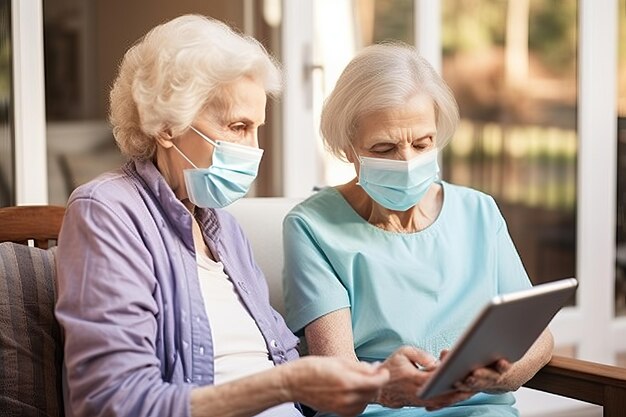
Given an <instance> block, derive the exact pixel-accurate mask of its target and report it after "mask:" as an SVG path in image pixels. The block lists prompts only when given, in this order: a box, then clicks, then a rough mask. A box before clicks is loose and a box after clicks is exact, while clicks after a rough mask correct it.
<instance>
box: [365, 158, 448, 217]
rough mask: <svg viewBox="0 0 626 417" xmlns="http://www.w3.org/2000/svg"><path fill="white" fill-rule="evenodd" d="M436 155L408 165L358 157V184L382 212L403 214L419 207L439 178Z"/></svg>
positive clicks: (418, 159)
mask: <svg viewBox="0 0 626 417" xmlns="http://www.w3.org/2000/svg"><path fill="white" fill-rule="evenodd" d="M355 153H356V152H355ZM437 154H438V151H437V149H433V150H432V151H428V152H426V153H424V154H422V155H419V156H417V157H415V158H413V159H411V160H410V161H398V160H395V159H384V158H369V157H366V156H359V162H360V166H361V168H360V170H359V182H358V184H359V185H360V186H361V187H362V188H363V189H364V190H365V192H366V193H367V194H368V195H369V196H370V197H372V198H373V199H374V201H376V202H377V203H378V204H380V205H381V206H383V207H385V208H386V209H389V210H394V211H406V210H408V209H409V208H411V207H413V206H414V205H416V204H417V203H419V201H420V200H421V199H422V198H423V197H424V195H425V194H426V191H428V189H429V188H430V186H431V185H432V183H433V182H435V181H436V180H437V178H438V177H439V164H438V163H437Z"/></svg>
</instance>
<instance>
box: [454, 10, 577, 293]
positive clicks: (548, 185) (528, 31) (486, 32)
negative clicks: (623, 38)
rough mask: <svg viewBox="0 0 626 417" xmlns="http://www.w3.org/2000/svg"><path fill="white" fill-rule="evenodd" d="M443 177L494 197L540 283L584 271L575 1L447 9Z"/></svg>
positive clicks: (519, 248) (523, 255) (528, 267)
mask: <svg viewBox="0 0 626 417" xmlns="http://www.w3.org/2000/svg"><path fill="white" fill-rule="evenodd" d="M442 14H443V25H442V42H443V63H442V65H443V76H444V78H445V79H446V81H447V82H448V84H449V85H450V87H451V88H452V90H453V91H454V94H455V96H456V98H457V100H458V103H459V107H460V111H461V123H460V126H459V129H458V131H457V133H456V135H455V137H454V139H453V140H452V142H451V143H450V145H449V146H448V147H447V149H446V150H445V152H444V155H443V165H444V169H443V177H444V179H446V180H449V181H451V182H453V183H456V184H460V185H466V186H469V187H472V188H476V189H479V190H483V191H485V192H487V193H489V194H491V195H492V196H493V197H494V198H495V199H496V201H497V203H498V206H499V207H500V210H501V211H502V213H503V215H504V217H505V218H506V220H507V224H508V228H509V232H510V234H511V236H512V238H513V240H514V242H515V244H516V246H517V248H518V251H519V253H520V256H521V258H522V260H523V262H524V265H525V267H526V270H527V272H528V274H529V276H530V278H531V279H532V281H533V282H534V283H541V282H545V281H550V280H554V279H558V278H563V277H568V276H574V275H575V266H576V154H577V133H576V110H577V75H576V74H577V63H576V54H577V2H576V0H565V1H560V2H553V1H550V0H515V1H500V0H442Z"/></svg>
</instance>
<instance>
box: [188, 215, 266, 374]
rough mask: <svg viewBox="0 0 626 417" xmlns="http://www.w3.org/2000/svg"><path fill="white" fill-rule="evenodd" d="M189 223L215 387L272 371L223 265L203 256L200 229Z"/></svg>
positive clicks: (261, 341)
mask: <svg viewBox="0 0 626 417" xmlns="http://www.w3.org/2000/svg"><path fill="white" fill-rule="evenodd" d="M193 223H194V227H193V232H194V233H193V235H194V243H195V247H196V261H197V262H198V278H199V279H200V288H201V291H202V297H203V299H204V306H205V309H206V314H207V316H208V318H209V323H210V324H211V335H212V338H213V355H214V366H215V384H216V385H217V384H223V383H224V382H228V381H232V380H234V379H238V378H241V377H244V376H246V375H250V374H254V373H256V372H260V371H263V370H265V369H269V368H272V367H273V366H274V362H272V360H271V359H270V356H269V352H268V350H267V345H266V343H265V339H264V338H263V335H262V334H261V331H260V330H259V328H258V326H257V325H256V323H255V321H254V319H253V318H252V316H251V315H250V313H249V312H248V310H247V309H246V307H245V306H244V305H243V302H242V300H241V299H240V298H239V294H238V293H237V291H236V290H235V287H234V285H233V283H232V281H231V280H230V279H229V278H228V275H226V274H225V273H224V265H223V264H222V263H221V262H215V261H213V260H212V259H211V258H210V257H209V256H208V255H207V254H206V253H204V251H205V250H206V249H204V248H206V245H205V244H204V241H203V238H202V234H201V232H200V228H199V227H198V225H197V224H196V222H193Z"/></svg>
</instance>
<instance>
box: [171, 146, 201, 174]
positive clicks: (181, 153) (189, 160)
mask: <svg viewBox="0 0 626 417" xmlns="http://www.w3.org/2000/svg"><path fill="white" fill-rule="evenodd" d="M172 146H173V147H174V149H176V151H177V152H178V153H179V154H180V156H182V157H183V158H185V161H187V162H189V164H190V165H191V166H192V167H194V168H195V169H198V167H197V166H196V164H194V163H193V162H191V159H189V158H187V156H186V155H185V154H184V153H183V152H182V151H181V150H180V149H178V146H176V145H175V144H174V143H172Z"/></svg>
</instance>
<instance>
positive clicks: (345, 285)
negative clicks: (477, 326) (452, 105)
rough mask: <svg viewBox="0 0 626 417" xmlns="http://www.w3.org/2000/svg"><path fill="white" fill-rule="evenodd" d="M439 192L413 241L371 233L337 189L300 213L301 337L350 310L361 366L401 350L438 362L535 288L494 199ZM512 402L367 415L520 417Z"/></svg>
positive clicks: (290, 227) (296, 255)
mask: <svg viewBox="0 0 626 417" xmlns="http://www.w3.org/2000/svg"><path fill="white" fill-rule="evenodd" d="M441 185H442V186H443V195H444V197H443V205H442V208H441V213H440V214H439V216H438V217H437V219H436V220H435V221H434V222H433V224H431V225H430V226H429V227H428V228H426V229H424V230H422V231H420V232H416V233H396V232H389V231H386V230H383V229H380V228H378V227H376V226H373V225H371V224H370V223H368V222H367V221H366V220H364V219H363V218H362V217H360V216H359V215H358V214H357V213H356V212H355V211H354V210H353V209H352V207H351V206H350V205H349V204H348V202H347V201H346V200H345V199H344V198H343V196H342V195H341V194H340V193H339V192H338V191H337V190H336V189H334V188H327V189H324V190H322V191H320V192H318V193H317V194H315V195H314V196H312V197H310V198H309V199H307V200H306V201H304V202H302V203H301V204H299V205H298V206H296V207H295V208H294V209H293V210H292V211H291V212H290V213H289V214H288V215H287V217H286V218H285V221H284V224H283V234H284V247H285V269H284V286H285V305H286V309H287V324H288V325H289V327H290V328H291V330H292V331H294V332H295V333H297V334H301V333H302V330H303V329H304V327H305V326H306V325H307V324H309V323H310V322H312V321H314V320H315V319H317V318H319V317H321V316H323V315H325V314H327V313H330V312H332V311H335V310H338V309H341V308H346V307H348V308H350V310H351V315H352V331H353V334H354V349H355V352H356V355H357V357H358V358H359V359H361V360H364V361H382V360H384V359H385V358H387V357H388V356H389V355H390V354H391V353H392V352H393V351H394V350H396V349H397V348H398V347H400V346H402V345H412V346H417V347H419V348H421V349H423V350H426V351H428V352H430V353H431V354H432V355H434V356H437V357H438V356H439V353H440V352H441V350H442V349H449V348H450V347H452V345H453V344H454V342H455V341H456V340H457V339H458V337H459V336H460V335H461V333H462V332H463V331H464V329H465V328H466V327H467V326H468V325H469V324H470V322H471V321H472V319H473V318H474V317H475V316H476V314H478V312H479V310H480V309H481V308H482V307H483V306H484V305H485V303H487V302H488V301H489V300H490V299H491V298H492V297H493V296H495V295H498V294H504V293H508V292H512V291H517V290H521V289H525V288H529V287H530V286H531V283H530V280H529V279H528V275H527V274H526V271H525V270H524V266H523V265H522V262H521V260H520V258H519V255H518V254H517V251H516V249H515V246H514V245H513V242H512V240H511V237H510V236H509V233H508V231H507V228H506V223H505V221H504V219H503V217H502V215H501V214H500V211H499V210H498V207H497V206H496V204H495V202H494V200H493V198H492V197H490V196H488V195H486V194H483V193H481V192H479V191H476V190H472V189H469V188H465V187H459V186H455V185H451V184H448V183H446V182H441ZM513 403H514V399H513V396H512V395H511V394H504V395H487V394H478V395H475V396H474V397H473V398H471V399H470V400H468V401H465V402H463V403H460V404H459V405H457V406H453V407H449V408H447V409H444V410H440V411H439V412H437V413H426V411H425V410H423V409H421V408H417V409H416V408H404V409H399V410H392V409H387V408H383V407H380V406H374V405H373V406H370V407H368V409H367V411H366V413H365V415H368V416H379V415H385V416H394V417H395V416H404V415H411V416H420V415H422V413H423V414H428V415H429V416H430V415H433V416H435V415H436V416H440V415H441V416H444V415H470V413H471V415H480V416H483V415H490V416H516V415H517V411H516V410H515V409H514V408H513V407H512V404H513ZM461 407H463V410H461V409H460V408H461ZM466 407H471V408H470V409H466ZM450 412H453V413H454V414H447V413H450ZM474 412H477V414H474ZM381 413H382V414H381ZM405 413H407V414H405Z"/></svg>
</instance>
